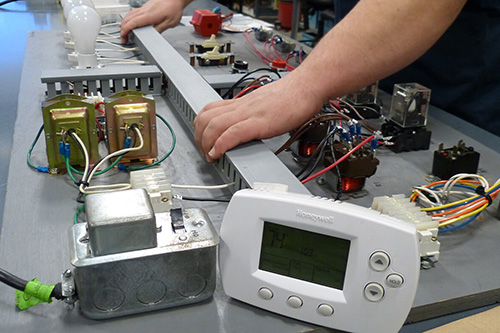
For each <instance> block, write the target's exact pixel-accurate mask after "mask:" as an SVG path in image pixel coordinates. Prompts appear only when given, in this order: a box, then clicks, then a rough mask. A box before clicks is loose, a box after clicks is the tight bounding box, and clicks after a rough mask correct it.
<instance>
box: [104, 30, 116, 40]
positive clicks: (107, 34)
mask: <svg viewBox="0 0 500 333" xmlns="http://www.w3.org/2000/svg"><path fill="white" fill-rule="evenodd" d="M99 35H100V37H99V39H106V38H104V37H103V36H105V37H107V38H108V39H119V38H120V35H119V34H118V35H113V34H110V33H107V32H105V31H101V32H100V33H99ZM106 40H107V39H106Z"/></svg>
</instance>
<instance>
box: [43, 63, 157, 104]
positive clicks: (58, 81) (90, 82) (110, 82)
mask: <svg viewBox="0 0 500 333" xmlns="http://www.w3.org/2000/svg"><path fill="white" fill-rule="evenodd" d="M41 79H42V83H45V84H47V97H48V98H51V97H54V96H57V95H60V94H71V93H75V92H76V93H79V94H82V95H83V94H84V93H87V94H89V95H90V94H94V95H97V93H98V92H99V93H101V94H102V96H104V97H108V96H110V95H112V94H114V93H117V92H120V91H123V90H137V91H141V92H143V93H144V94H152V95H160V94H161V86H162V73H161V71H160V70H159V69H158V67H156V66H153V65H149V66H140V65H127V66H113V67H103V68H87V69H76V68H75V69H59V70H50V71H43V72H42V77H41Z"/></svg>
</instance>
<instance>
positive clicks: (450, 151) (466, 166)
mask: <svg viewBox="0 0 500 333" xmlns="http://www.w3.org/2000/svg"><path fill="white" fill-rule="evenodd" d="M479 157H480V154H479V153H478V152H477V151H475V150H474V148H473V147H466V146H465V143H464V142H463V141H462V140H460V141H458V144H457V145H456V146H453V147H452V148H446V149H445V148H443V144H442V143H441V144H440V145H439V149H438V150H436V151H435V152H434V160H433V162H432V174H433V175H434V176H436V177H439V178H441V179H450V178H451V177H452V176H454V175H456V174H458V173H477V168H478V166H479Z"/></svg>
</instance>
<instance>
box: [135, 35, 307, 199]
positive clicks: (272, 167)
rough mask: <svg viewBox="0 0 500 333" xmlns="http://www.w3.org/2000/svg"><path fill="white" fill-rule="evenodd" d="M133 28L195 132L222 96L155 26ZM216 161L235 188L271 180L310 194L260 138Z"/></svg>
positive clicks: (167, 92)
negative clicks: (200, 116) (204, 114)
mask: <svg viewBox="0 0 500 333" xmlns="http://www.w3.org/2000/svg"><path fill="white" fill-rule="evenodd" d="M133 32H134V37H135V38H134V40H135V42H136V44H137V45H138V46H139V47H140V48H141V52H142V54H143V56H144V58H145V60H147V61H149V62H150V63H154V64H156V65H157V66H158V67H159V68H160V70H161V71H162V72H163V74H164V76H165V79H166V82H167V87H166V95H167V98H168V99H169V100H170V102H171V103H172V104H173V105H174V106H175V108H176V110H177V112H178V113H179V114H180V115H181V116H182V118H183V120H184V122H185V123H186V125H187V126H188V128H189V129H190V131H191V132H192V133H193V132H194V129H193V120H194V118H195V117H196V115H197V114H198V113H199V112H200V111H201V109H202V108H203V107H204V106H205V105H206V104H207V103H209V102H213V101H217V100H220V99H221V97H220V96H219V95H218V94H217V93H216V92H215V90H214V89H213V88H212V87H211V86H210V84H209V83H208V82H207V81H205V80H204V79H203V77H201V76H200V75H199V74H198V73H197V72H196V71H195V70H194V69H193V68H192V67H191V66H190V65H189V63H188V62H187V61H186V60H184V59H183V58H182V57H181V56H180V55H179V53H178V52H177V51H176V50H175V49H174V48H173V47H172V46H171V45H170V44H169V43H168V42H167V41H166V40H165V39H164V38H163V37H162V36H161V35H160V34H159V33H158V32H157V31H156V30H155V29H154V28H153V27H151V26H149V27H143V28H138V29H135V30H134V31H133ZM157 112H158V110H157ZM214 165H215V167H216V169H217V171H218V172H219V174H220V176H221V177H222V179H223V180H224V181H225V182H234V183H235V186H234V189H235V190H239V189H241V188H248V187H252V185H253V184H254V183H255V182H268V183H280V184H285V185H288V188H289V190H290V191H291V192H295V193H304V194H310V192H309V191H308V190H307V189H306V187H304V185H303V184H301V183H300V182H299V181H298V179H297V178H296V177H295V176H294V175H293V174H292V173H291V172H290V170H289V169H288V168H287V167H286V166H285V165H284V164H283V163H282V162H281V161H280V160H279V159H278V158H277V157H276V156H275V155H274V153H273V152H272V151H271V150H270V149H269V148H268V147H267V146H266V145H265V144H264V143H263V142H261V141H252V142H249V143H246V144H244V145H240V146H238V147H236V148H234V149H232V150H230V151H228V152H227V153H226V154H225V155H224V156H223V157H222V158H221V159H220V160H219V161H218V162H216V163H214Z"/></svg>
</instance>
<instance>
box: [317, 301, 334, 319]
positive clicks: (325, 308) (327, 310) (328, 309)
mask: <svg viewBox="0 0 500 333" xmlns="http://www.w3.org/2000/svg"><path fill="white" fill-rule="evenodd" d="M318 312H319V313H320V314H322V315H323V316H325V317H328V316H331V315H332V314H333V307H332V306H331V305H329V304H325V303H323V304H320V305H319V306H318Z"/></svg>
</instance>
